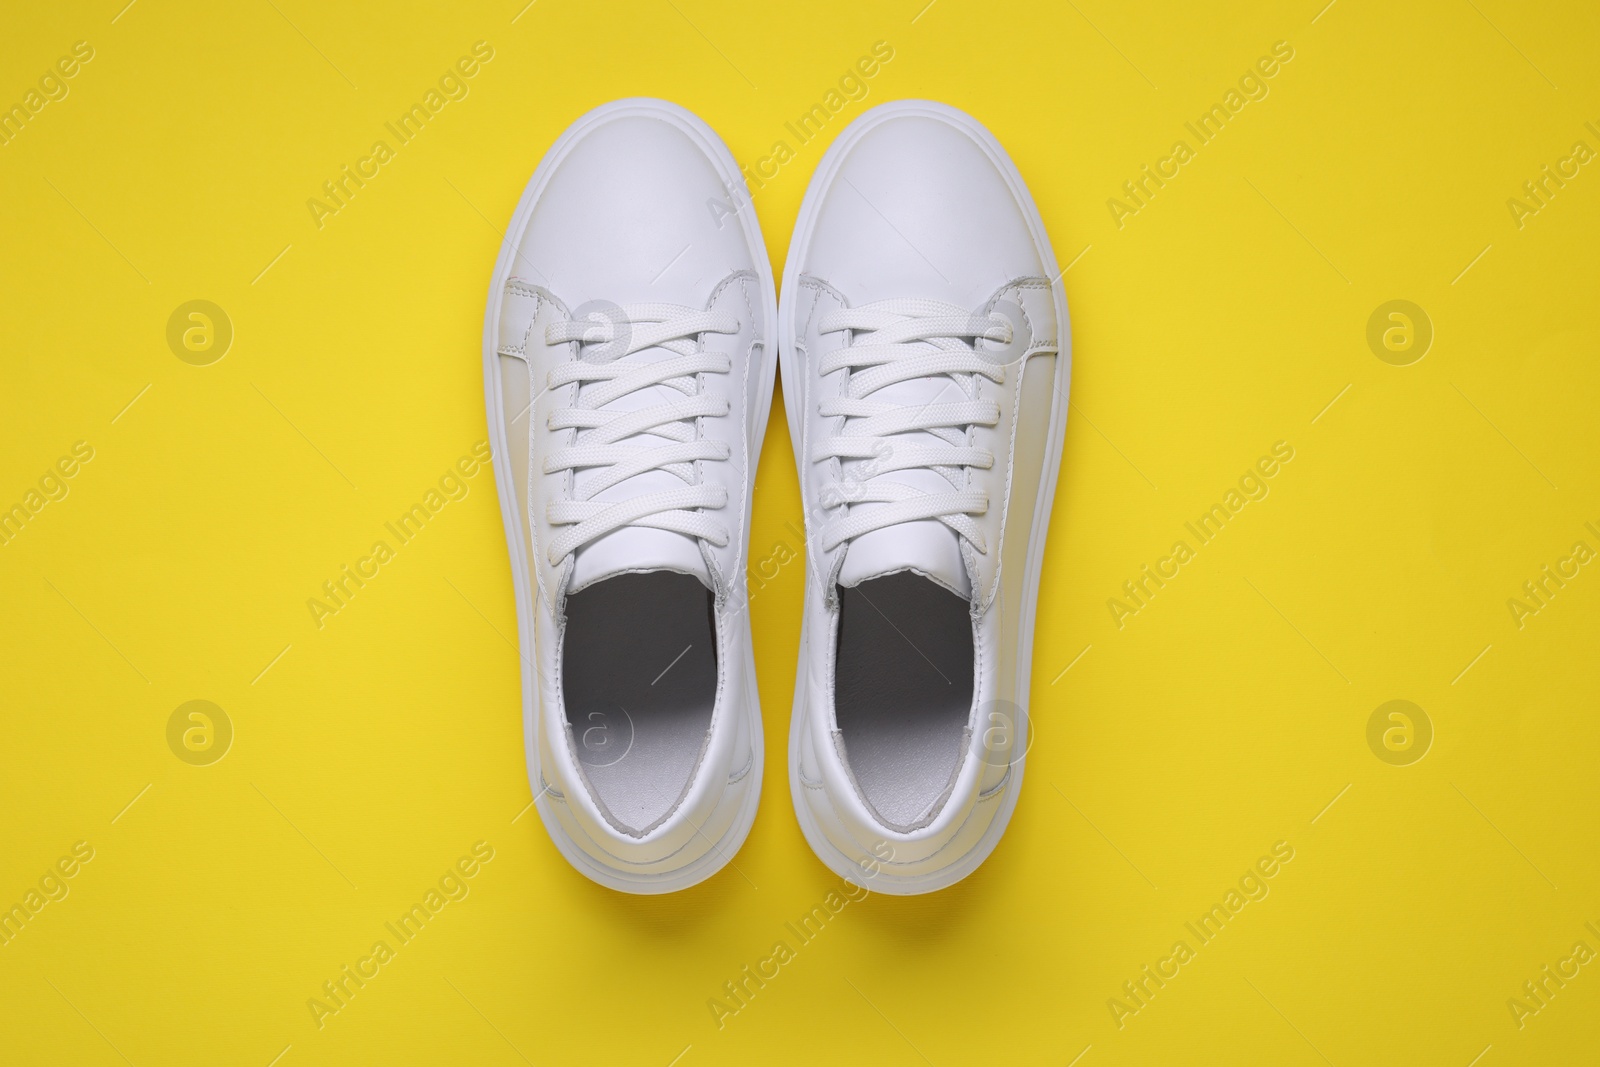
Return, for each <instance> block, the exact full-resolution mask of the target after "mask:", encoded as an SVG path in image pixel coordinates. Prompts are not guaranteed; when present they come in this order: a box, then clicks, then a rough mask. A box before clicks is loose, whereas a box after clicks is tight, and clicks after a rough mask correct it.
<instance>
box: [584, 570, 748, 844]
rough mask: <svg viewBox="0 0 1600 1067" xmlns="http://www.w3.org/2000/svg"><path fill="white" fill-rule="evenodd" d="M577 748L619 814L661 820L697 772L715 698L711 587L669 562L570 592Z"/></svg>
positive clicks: (613, 815)
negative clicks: (665, 567) (666, 565)
mask: <svg viewBox="0 0 1600 1067" xmlns="http://www.w3.org/2000/svg"><path fill="white" fill-rule="evenodd" d="M561 672H562V684H561V689H562V697H563V703H564V704H565V707H566V715H567V728H568V730H569V731H570V732H571V737H572V748H573V752H574V753H575V754H576V755H577V758H578V762H579V765H580V766H581V768H582V771H583V774H584V776H585V777H586V778H587V779H588V782H589V786H590V790H591V792H592V793H593V795H594V797H595V799H596V801H597V802H598V803H599V804H600V807H601V808H602V809H603V810H604V811H605V812H606V813H607V815H608V816H609V817H610V819H611V820H612V821H613V823H614V824H615V825H616V826H617V827H618V828H619V829H621V830H622V831H623V832H625V833H630V834H633V835H635V836H642V835H643V834H645V833H647V832H649V831H650V830H653V829H655V827H656V826H657V825H659V824H660V823H661V822H662V821H663V820H664V819H665V818H666V817H667V816H668V815H670V814H671V813H672V812H673V810H674V809H675V808H676V807H677V805H678V802H679V801H680V800H681V799H682V798H683V795H684V793H686V792H687V791H688V788H689V785H690V783H691V782H692V781H693V780H694V775H695V770H696V769H697V768H698V767H699V765H700V759H701V756H702V755H703V754H704V752H705V748H706V743H707V741H708V739H709V737H710V730H711V713H712V709H713V707H714V706H715V704H716V699H717V642H716V621H715V618H714V614H713V600H712V596H711V591H710V590H709V589H707V588H706V587H705V586H704V585H703V584H702V583H701V582H700V580H699V579H697V578H695V577H693V576H691V575H687V574H678V573H675V572H671V571H646V572H644V573H639V574H619V575H617V576H615V577H612V578H606V579H604V580H602V581H599V582H596V583H594V584H593V585H591V586H589V587H587V588H585V589H583V590H582V591H580V592H577V593H572V594H570V595H569V596H568V597H567V601H566V633H565V636H564V638H563V640H562V650H561Z"/></svg>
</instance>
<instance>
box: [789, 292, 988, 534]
mask: <svg viewBox="0 0 1600 1067" xmlns="http://www.w3.org/2000/svg"><path fill="white" fill-rule="evenodd" d="M818 328H819V330H820V331H821V332H822V333H834V332H836V331H839V330H850V331H852V332H851V339H850V343H849V344H848V345H846V346H845V347H844V348H840V349H836V350H834V351H832V352H829V353H828V354H827V355H825V356H823V357H822V359H821V361H820V363H819V365H818V368H817V370H818V373H819V374H822V375H828V374H832V373H833V372H835V371H838V370H845V371H847V372H848V381H847V384H846V387H845V390H844V394H843V395H842V396H837V397H830V398H828V399H824V400H822V401H821V403H820V405H819V408H820V411H819V413H820V414H821V415H822V417H823V418H835V417H838V416H844V418H845V422H844V423H843V424H842V426H841V428H840V429H839V430H838V431H837V432H836V433H834V434H833V435H832V436H830V437H829V438H828V439H827V440H826V441H825V442H823V443H822V445H821V447H820V449H819V450H818V452H817V459H818V461H826V460H840V461H843V462H841V465H840V479H839V481H840V482H842V483H843V488H842V490H841V491H840V502H841V503H844V504H847V505H849V504H866V503H873V504H882V505H884V506H883V507H875V508H870V509H865V510H855V509H851V508H849V507H847V508H846V511H845V514H843V515H842V516H840V517H839V518H836V519H834V520H833V521H832V522H830V523H828V524H827V525H826V526H824V527H823V529H822V534H821V536H822V549H823V551H831V550H832V549H833V548H835V547H836V546H837V545H840V544H842V543H844V542H846V541H849V540H851V539H852V538H856V537H860V536H861V535H862V534H866V533H871V532H872V531H874V530H881V529H884V528H885V527H889V526H897V525H899V524H900V523H904V522H915V521H918V520H921V519H938V520H939V521H940V522H942V523H944V524H945V525H946V526H948V527H949V528H950V529H951V530H953V531H955V532H956V534H958V535H959V536H960V537H962V538H963V539H965V540H966V541H967V542H968V543H970V544H971V545H972V547H973V548H974V549H976V550H977V551H978V552H986V551H987V550H988V547H987V545H986V544H985V543H984V537H983V534H982V532H981V531H980V530H979V529H978V524H977V523H976V522H974V521H973V520H972V518H971V516H974V515H982V514H983V513H984V512H985V511H987V510H988V508H989V494H988V493H986V492H984V491H982V490H975V489H966V488H963V486H964V485H965V482H966V470H967V469H968V468H978V469H982V470H987V469H989V468H991V467H993V466H994V453H992V452H990V451H989V450H988V449H983V448H976V447H973V446H972V445H971V444H969V443H968V442H969V436H970V430H971V427H974V426H994V425H996V424H998V423H999V421H1000V406H999V405H998V404H996V403H994V402H993V401H989V400H981V399H978V389H977V379H978V377H983V378H987V379H989V380H990V381H993V382H1000V381H1002V380H1003V379H1004V378H1005V368H1004V367H1002V366H1000V365H999V364H998V363H997V362H996V361H995V360H994V359H993V358H991V357H989V356H986V355H984V354H983V353H980V352H978V351H977V350H976V348H975V347H974V345H975V342H976V340H978V339H980V338H981V339H983V340H988V341H995V342H999V343H1001V344H1007V343H1010V341H1011V335H1012V328H1011V323H1010V322H1008V321H1007V320H1006V319H1005V318H1004V317H1003V316H1001V315H998V314H990V315H973V314H972V313H970V312H969V311H967V310H966V309H964V308H960V307H956V306H955V305H953V304H945V303H942V302H939V301H934V300H883V301H879V302H877V303H873V304H866V305H863V306H861V307H858V308H845V309H842V310H839V311H833V312H829V313H828V314H826V315H824V316H822V319H821V321H820V322H819V324H818ZM936 377H948V378H949V379H950V381H951V382H952V383H954V384H955V385H956V386H957V388H958V389H959V390H960V393H961V399H959V400H955V401H952V402H944V403H933V402H930V403H927V404H924V405H921V406H920V407H918V406H908V405H902V404H893V403H888V402H884V401H880V400H873V399H871V397H872V394H873V393H876V392H878V391H879V390H880V389H884V388H886V387H888V386H891V385H894V384H896V383H898V382H905V381H911V380H913V379H918V378H936ZM942 392H943V390H941V395H942ZM937 399H938V397H936V398H935V400H937ZM917 431H921V432H924V433H927V434H930V435H932V436H933V437H935V438H938V439H939V441H940V442H942V443H941V444H932V443H928V444H906V443H902V442H895V441H890V440H888V438H890V437H892V436H893V435H896V434H907V433H914V432H917ZM850 461H860V465H859V466H856V465H852V464H851V463H850ZM898 470H932V471H935V472H937V473H939V474H940V475H941V476H943V477H944V479H945V480H946V481H948V482H949V483H950V486H951V488H950V491H949V492H934V493H929V492H924V491H923V490H921V489H918V488H915V487H914V486H910V485H905V484H903V483H900V482H894V481H888V480H882V479H879V477H878V476H879V475H882V474H887V473H889V472H892V471H898Z"/></svg>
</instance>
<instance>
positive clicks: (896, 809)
mask: <svg viewBox="0 0 1600 1067" xmlns="http://www.w3.org/2000/svg"><path fill="white" fill-rule="evenodd" d="M973 669H974V654H973V644H972V615H971V610H970V606H969V604H968V602H967V601H966V600H965V599H964V598H962V597H959V596H957V595H956V594H954V593H952V592H950V591H949V590H948V589H945V588H944V587H943V586H940V585H938V584H936V583H934V582H933V581H931V580H930V579H927V578H924V577H922V576H921V575H919V574H914V573H912V572H909V571H902V572H899V573H896V574H888V575H884V576H883V577H880V578H869V579H867V580H866V581H863V582H861V583H860V584H859V585H857V586H855V587H854V588H840V590H839V638H838V648H837V659H836V666H835V671H834V690H833V706H834V716H835V720H836V722H837V724H838V730H839V735H838V736H839V740H840V742H841V743H842V746H843V750H844V757H845V761H846V763H847V765H848V766H849V768H850V772H851V774H852V775H853V776H854V777H855V781H856V786H857V788H858V789H859V790H860V792H861V797H862V799H863V800H865V801H866V803H867V805H868V806H869V807H870V808H871V809H872V810H873V812H874V813H875V814H876V815H877V816H878V818H879V819H880V820H881V821H882V822H883V823H884V825H885V826H887V827H889V828H890V829H894V830H899V831H906V830H911V829H915V828H916V827H918V826H922V825H926V824H927V823H928V822H929V821H930V820H931V819H933V817H934V816H935V815H937V814H938V813H939V809H940V808H942V807H943V806H944V802H945V799H946V798H947V797H948V796H949V792H950V788H951V784H952V783H953V782H954V780H955V774H956V770H957V769H958V768H959V766H960V764H961V755H962V753H963V752H964V751H965V749H966V746H967V741H968V738H969V737H970V733H971V732H970V728H969V725H968V723H969V719H970V716H971V711H972V689H973Z"/></svg>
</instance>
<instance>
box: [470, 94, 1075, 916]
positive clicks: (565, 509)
mask: <svg viewBox="0 0 1600 1067" xmlns="http://www.w3.org/2000/svg"><path fill="white" fill-rule="evenodd" d="M1059 275H1060V272H1059V271H1058V270H1057V268H1056V263H1055V259H1054V256H1053V255H1052V253H1051V250H1050V243H1049V240H1048V238H1047V237H1046V235H1045V231H1044V226H1043V224H1042V223H1041V221H1040V219H1039V214H1038V212H1037V210H1036V209H1035V208H1034V205H1033V201H1032V198H1031V197H1030V196H1029V194H1028V191H1027V187H1026V186H1025V185H1024V183H1023V181H1022V178H1021V176H1020V175H1019V174H1018V173H1017V170H1016V168H1015V167H1014V166H1013V165H1012V163H1011V161H1010V159H1009V158H1008V157H1007V156H1006V154H1005V151H1004V150H1003V149H1002V148H1001V147H1000V145H999V143H998V142H997V141H996V140H995V139H994V137H993V136H992V135H990V134H989V132H988V131H987V130H985V129H984V128H983V127H982V126H981V125H979V124H978V123H977V122H976V121H974V120H973V119H972V118H970V117H969V116H967V115H965V114H963V113H961V112H959V111H956V110H954V109H952V108H949V107H946V106H943V105H940V104H934V103H928V102H922V101H907V102H900V103H894V104H886V105H884V106H881V107H878V108H874V109H873V110H871V111H868V112H866V113H864V114H863V115H862V116H861V117H860V118H858V119H857V120H856V121H855V122H854V123H853V124H852V125H851V126H850V127H849V128H848V129H847V130H845V131H844V132H843V133H842V134H841V135H840V136H839V137H838V139H837V140H836V141H835V142H834V144H833V146H832V147H831V148H830V149H829V151H828V153H827V154H826V155H825V156H824V157H823V159H822V162H821V165H820V166H819V167H818V169H817V173H816V175H815V177H813V179H812V181H811V186H810V188H809V190H808V191H807V193H806V197H805V203H804V205H803V206H802V208H801V211H800V218H799V221H798V223H797V224H796V227H795V234H794V240H793V242H792V244H791V246H790V251H789V259H788V263H787V264H786V265H785V267H784V275H783V289H782V292H783V299H782V301H781V303H780V302H779V301H778V300H777V298H776V295H775V293H774V286H773V278H772V272H771V269H770V266H769V261H768V257H767V253H766V248H765V246H764V245H763V243H762V239H761V231H760V228H759V227H758V225H757V223H756V216H755V211H754V209H753V208H752V206H751V202H750V196H749V193H748V192H747V190H746V186H745V184H744V181H743V179H742V178H741V176H740V172H739V168H738V165H737V164H736V163H735V162H734V160H733V157H732V156H731V155H730V154H729V152H728V150H727V148H726V146H724V145H723V143H722V141H721V140H720V139H719V138H718V137H717V135H716V134H715V133H713V132H712V131H711V129H710V128H709V127H707V126H706V125H705V123H703V122H701V121H700V120H699V119H697V118H696V117H695V116H693V115H692V114H690V113H689V112H687V111H685V110H683V109H682V108H679V107H676V106H674V105H672V104H668V103H665V102H662V101H656V100H623V101H618V102H616V103H612V104H608V105H606V106H604V107H601V108H599V109H597V110H595V111H592V112H590V113H589V114H588V115H585V116H584V117H583V118H581V119H579V120H578V121H577V122H576V123H574V124H573V125H572V127H571V128H569V129H568V130H567V131H566V132H565V133H564V134H563V135H562V136H561V138H560V139H559V140H557V141H556V143H555V145H554V146H553V147H552V148H551V149H550V151H549V152H548V153H547V154H546V156H545V157H544V160H543V161H542V162H541V163H540V165H539V167H538V169H537V170H536V171H535V172H534V175H533V179H532V180H531V181H530V182H529V184H528V187H527V190H526V191H525V192H524V193H523V196H522V200H521V202H520V203H519V204H518V205H517V210H516V214H515V215H514V216H513V218H512V220H511V226H510V229H509V231H508V234H507V236H506V240H505V243H504V244H503V245H502V247H501V251H500V256H499V260H498V262H497V263H496V264H495V271H494V277H493V280H492V282H491V284H490V290H489V306H488V313H487V315H486V317H485V323H484V376H485V381H486V392H487V401H488V422H489V428H490V433H491V435H492V437H491V439H492V441H493V452H494V473H495V481H496V484H497V486H498V488H499V494H500V502H501V508H502V511H503V513H504V518H505V525H506V535H507V540H508V542H509V545H510V554H511V568H512V573H513V578H514V581H515V585H516V602H517V624H518V632H519V635H520V638H521V653H522V693H523V716H524V728H525V743H526V750H527V761H528V776H529V779H530V781H531V783H532V787H533V793H534V800H535V802H536V804H537V806H538V809H539V814H540V816H541V818H542V819H543V820H544V824H545V828H546V829H547V830H548V831H549V834H550V837H551V838H552V840H554V842H555V844H556V847H557V848H558V849H559V850H560V851H561V853H562V855H564V856H565V857H566V858H567V860H568V861H569V862H571V864H572V865H573V866H574V867H576V868H577V869H578V870H579V871H581V872H582V873H583V874H585V875H587V876H588V877H589V878H591V879H593V880H594V881H596V882H599V883H600V884H602V885H606V886H609V887H611V888H612V889H616V890H620V891H623V892H629V893H665V892H671V891H674V890H679V889H684V888H686V887H688V886H691V885H694V884H695V883H697V882H699V881H701V880H703V879H705V878H708V877H710V876H711V875H712V874H713V873H715V872H716V871H717V870H719V869H720V868H721V867H722V866H723V865H724V864H725V863H727V862H728V861H729V860H730V859H731V858H732V857H733V854H734V853H735V852H736V851H737V850H738V849H739V846H740V845H741V844H742V843H743V841H744V838H745V835H746V834H747V833H748V832H749V829H750V826H751V824H752V822H753V821H754V819H755V813H756V804H757V800H758V797H759V794H760V787H761V770H762V762H763V760H762V730H761V711H760V705H759V700H758V696H757V692H756V678H755V659H754V655H753V652H752V647H751V639H750V616H749V611H748V610H747V598H748V586H747V580H746V573H747V569H748V568H750V567H751V566H752V561H751V559H750V556H749V548H748V546H749V530H750V505H751V498H752V495H753V493H754V490H755V485H754V477H755V469H756V460H757V456H758V455H759V453H760V449H761V441H762V437H763V435H764V433H765V431H766V423H767V415H768V413H769V411H770V409H771V396H772V387H773V377H774V373H775V371H776V369H777V366H778V364H779V363H781V364H782V366H783V378H784V386H785V388H784V402H785V408H786V414H787V416H788V419H789V430H790V435H791V437H792V438H793V441H794V449H795V462H796V463H797V464H798V466H799V472H800V485H801V496H802V499H803V501H804V504H805V511H806V515H805V530H806V544H805V551H804V558H805V561H806V571H807V574H806V595H805V618H804V624H803V627H802V631H801V634H802V636H801V647H800V663H799V672H798V677H797V679H796V683H795V702H794V716H793V724H792V728H791V731H790V740H789V781H790V788H791V791H792V794H793V800H794V808H795V814H796V816H797V817H798V819H799V822H800V826H801V828H802V829H803V830H804V832H805V836H806V839H807V841H808V842H809V843H810V844H811V847H812V848H813V849H814V850H815V851H816V853H817V855H818V856H819V857H820V858H821V859H822V861H823V863H825V864H826V865H827V866H828V867H829V868H831V869H832V870H833V871H834V872H836V873H837V874H839V875H840V876H842V877H844V878H846V879H849V880H851V881H852V882H855V883H857V884H860V885H863V886H865V887H866V888H868V889H871V890H873V891H878V892H885V893H898V894H912V893H925V892H931V891H933V890H936V889H941V888H943V887H945V886H948V885H951V884H953V883H955V882H956V881H959V880H960V879H961V878H963V877H965V876H966V875H967V874H969V873H971V872H972V871H973V870H974V869H975V868H976V867H977V866H978V864H980V863H982V862H983V860H984V859H985V858H986V857H987V856H988V855H989V853H990V852H991V851H992V850H993V849H994V847H995V844H996V843H997V842H998V840H999V838H1000V835H1001V833H1002V832H1003V831H1004V829H1005V826H1006V823H1007V821H1008V820H1009V819H1010V817H1011V812H1012V810H1013V808H1014V807H1015V806H1016V802H1017V796H1018V793H1019V790H1020V788H1021V784H1022V766H1023V757H1024V755H1025V754H1026V751H1027V744H1028V737H1029V733H1028V724H1027V706H1028V680H1029V668H1030V663H1031V660H1032V649H1033V619H1034V606H1035V601H1036V599H1037V592H1038V583H1039V569H1040V563H1041V557H1042V554H1043V548H1044V542H1045V532H1046V528H1047V526H1048V522H1049V514H1050V502H1051V497H1052V495H1053V493H1054V490H1055V480H1056V469H1057V465H1058V460H1059V457H1060V452H1061V439H1062V434H1063V430H1064V428H1065V423H1066V414H1067V383H1068V375H1069V358H1070V356H1069V340H1068V329H1067V325H1068V324H1067V305H1066V297H1065V294H1064V292H1063V289H1062V286H1061V281H1060V276H1059ZM791 550H792V551H793V552H794V554H795V555H796V556H798V555H799V554H800V553H799V551H798V546H791ZM767 562H770V561H767Z"/></svg>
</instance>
